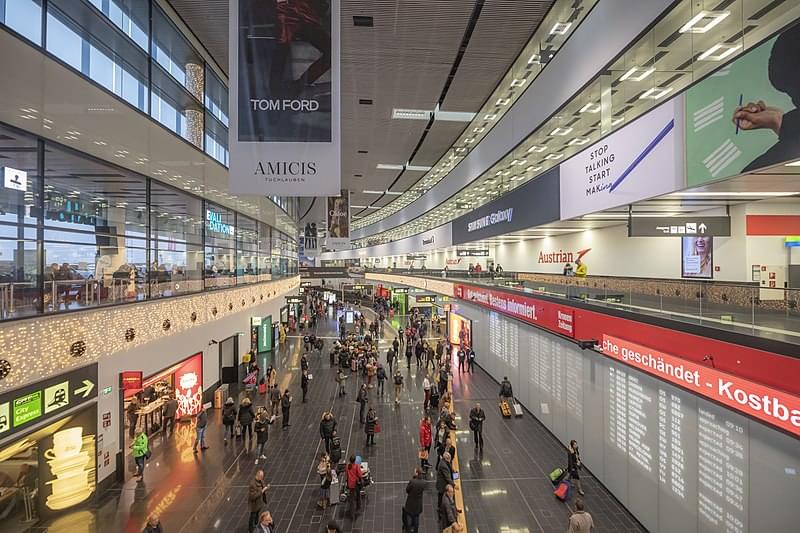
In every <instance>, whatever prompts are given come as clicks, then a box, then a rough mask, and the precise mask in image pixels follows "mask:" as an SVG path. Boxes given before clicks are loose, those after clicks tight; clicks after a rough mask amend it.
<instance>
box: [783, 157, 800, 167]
mask: <svg viewBox="0 0 800 533" xmlns="http://www.w3.org/2000/svg"><path fill="white" fill-rule="evenodd" d="M786 166H787V167H800V159H799V160H797V161H792V162H791V163H786Z"/></svg>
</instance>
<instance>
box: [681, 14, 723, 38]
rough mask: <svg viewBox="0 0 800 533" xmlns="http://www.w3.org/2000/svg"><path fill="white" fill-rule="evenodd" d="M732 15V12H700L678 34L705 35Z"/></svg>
mask: <svg viewBox="0 0 800 533" xmlns="http://www.w3.org/2000/svg"><path fill="white" fill-rule="evenodd" d="M730 14H731V12H730V11H700V12H698V13H697V15H695V16H693V17H692V18H691V19H689V22H687V23H686V24H684V25H683V26H682V27H681V29H679V30H678V33H686V32H689V33H705V32H707V31H708V30H710V29H711V28H713V27H714V26H716V25H717V24H719V23H720V22H722V21H723V20H725V19H726V18H727V17H728V15H730Z"/></svg>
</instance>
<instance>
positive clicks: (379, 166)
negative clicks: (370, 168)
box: [375, 163, 403, 170]
mask: <svg viewBox="0 0 800 533" xmlns="http://www.w3.org/2000/svg"><path fill="white" fill-rule="evenodd" d="M375 168H377V169H378V170H403V165H390V164H387V163H378V164H377V165H376V166H375Z"/></svg>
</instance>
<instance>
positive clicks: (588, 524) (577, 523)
mask: <svg viewBox="0 0 800 533" xmlns="http://www.w3.org/2000/svg"><path fill="white" fill-rule="evenodd" d="M593 528H594V521H593V520H592V515H590V514H589V513H587V512H586V511H585V505H584V503H583V500H582V499H580V498H578V499H576V500H575V512H574V513H572V514H571V515H569V521H568V525H567V533H589V532H590V531H591V530H592V529H593Z"/></svg>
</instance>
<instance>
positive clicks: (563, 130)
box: [550, 128, 572, 137]
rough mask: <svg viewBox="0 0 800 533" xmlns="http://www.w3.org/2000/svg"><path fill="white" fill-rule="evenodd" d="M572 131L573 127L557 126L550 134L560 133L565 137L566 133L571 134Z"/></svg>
mask: <svg viewBox="0 0 800 533" xmlns="http://www.w3.org/2000/svg"><path fill="white" fill-rule="evenodd" d="M571 132H572V128H556V129H554V130H553V131H551V132H550V135H558V136H560V137H563V136H564V135H569V134H570V133H571Z"/></svg>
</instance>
